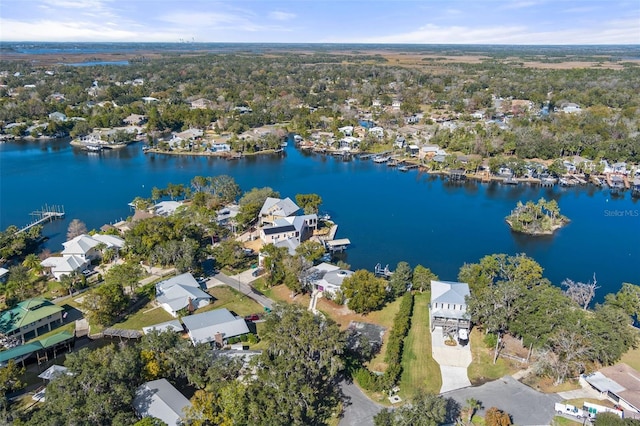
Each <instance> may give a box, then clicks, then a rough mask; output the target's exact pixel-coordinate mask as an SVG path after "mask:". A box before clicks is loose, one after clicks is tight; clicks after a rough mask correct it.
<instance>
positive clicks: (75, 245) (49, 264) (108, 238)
mask: <svg viewBox="0 0 640 426" xmlns="http://www.w3.org/2000/svg"><path fill="white" fill-rule="evenodd" d="M101 245H103V246H104V247H105V248H112V249H114V250H115V251H116V252H118V251H120V249H122V248H123V247H124V240H123V239H122V238H120V237H117V236H115V235H108V234H95V235H87V234H82V235H78V236H77V237H75V238H72V239H71V240H69V241H67V242H65V243H62V246H63V247H64V249H63V250H62V257H59V256H54V257H48V258H47V259H45V260H43V261H42V262H40V265H42V266H43V267H45V268H48V269H49V271H50V273H51V275H53V277H54V278H55V279H56V280H58V281H59V280H60V279H61V278H62V276H63V275H70V274H72V273H73V272H74V271H82V270H84V269H86V268H87V267H88V266H89V265H90V264H91V262H92V261H93V260H96V259H98V258H100V251H99V250H98V248H99V247H100V246H101Z"/></svg>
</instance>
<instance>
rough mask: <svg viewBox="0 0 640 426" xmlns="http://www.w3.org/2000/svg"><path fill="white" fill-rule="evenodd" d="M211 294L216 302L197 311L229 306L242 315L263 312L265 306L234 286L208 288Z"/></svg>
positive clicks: (228, 307)
mask: <svg viewBox="0 0 640 426" xmlns="http://www.w3.org/2000/svg"><path fill="white" fill-rule="evenodd" d="M208 292H209V294H210V295H211V296H213V297H214V302H213V303H211V304H209V305H208V306H205V307H203V308H201V309H198V310H197V311H196V313H200V312H206V311H211V310H213V309H220V308H227V309H228V310H229V311H231V312H234V313H235V314H237V315H240V316H246V315H250V314H261V313H263V312H264V308H263V307H262V305H260V304H259V303H258V302H256V301H255V300H253V299H251V298H250V297H249V296H246V295H244V294H242V293H240V292H238V291H237V290H235V289H234V288H232V287H228V286H218V287H212V288H210V289H209V290H208Z"/></svg>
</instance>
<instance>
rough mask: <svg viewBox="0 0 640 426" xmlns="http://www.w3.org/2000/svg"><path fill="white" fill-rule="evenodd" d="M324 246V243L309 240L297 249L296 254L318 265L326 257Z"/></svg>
mask: <svg viewBox="0 0 640 426" xmlns="http://www.w3.org/2000/svg"><path fill="white" fill-rule="evenodd" d="M324 252H325V250H324V246H323V245H322V243H320V242H318V241H313V240H307V241H304V242H302V243H300V245H299V246H298V247H297V248H296V253H297V254H298V255H300V256H302V257H304V258H305V259H306V260H308V261H309V262H311V263H316V262H317V261H318V260H320V258H322V256H323V255H324Z"/></svg>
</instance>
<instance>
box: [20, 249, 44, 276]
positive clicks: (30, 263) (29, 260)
mask: <svg viewBox="0 0 640 426" xmlns="http://www.w3.org/2000/svg"><path fill="white" fill-rule="evenodd" d="M22 266H24V267H25V268H28V269H29V270H30V271H32V272H33V273H34V275H36V276H38V275H40V273H42V269H43V267H42V265H41V264H40V258H38V256H37V255H36V254H35V253H29V254H28V255H27V257H25V258H24V260H23V261H22Z"/></svg>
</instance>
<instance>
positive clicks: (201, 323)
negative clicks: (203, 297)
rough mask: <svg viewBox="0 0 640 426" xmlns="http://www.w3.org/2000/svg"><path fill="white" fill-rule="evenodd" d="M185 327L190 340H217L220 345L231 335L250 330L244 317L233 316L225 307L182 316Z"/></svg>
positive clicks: (193, 341) (196, 342)
mask: <svg viewBox="0 0 640 426" xmlns="http://www.w3.org/2000/svg"><path fill="white" fill-rule="evenodd" d="M182 322H183V323H184V325H185V327H186V328H187V332H188V333H189V338H190V339H191V342H192V343H193V344H194V345H196V344H198V343H211V342H217V343H219V344H220V345H222V344H223V342H224V341H225V340H227V339H229V338H231V337H236V336H241V335H243V334H248V333H249V332H250V330H249V327H248V326H247V322H246V321H245V320H244V318H241V317H236V316H234V315H233V314H232V313H231V312H229V310H227V309H224V308H223V309H215V310H213V311H208V312H203V313H201V314H196V315H189V316H186V317H184V318H182Z"/></svg>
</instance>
